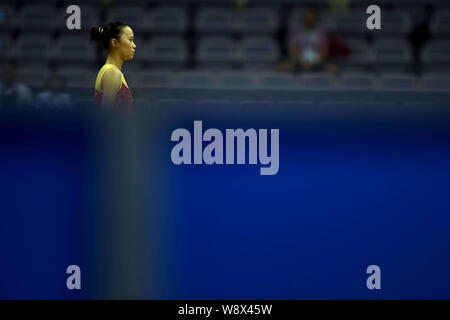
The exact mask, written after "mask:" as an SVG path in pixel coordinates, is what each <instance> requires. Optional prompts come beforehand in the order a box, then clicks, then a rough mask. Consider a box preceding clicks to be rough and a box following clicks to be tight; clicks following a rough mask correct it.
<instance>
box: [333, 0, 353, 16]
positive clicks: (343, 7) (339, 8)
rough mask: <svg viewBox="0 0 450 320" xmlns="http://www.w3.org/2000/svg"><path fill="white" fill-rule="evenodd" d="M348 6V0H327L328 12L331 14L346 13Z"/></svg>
mask: <svg viewBox="0 0 450 320" xmlns="http://www.w3.org/2000/svg"><path fill="white" fill-rule="evenodd" d="M349 8H350V4H349V0H328V12H329V14H330V15H331V16H339V15H342V14H344V13H347V12H348V11H349Z"/></svg>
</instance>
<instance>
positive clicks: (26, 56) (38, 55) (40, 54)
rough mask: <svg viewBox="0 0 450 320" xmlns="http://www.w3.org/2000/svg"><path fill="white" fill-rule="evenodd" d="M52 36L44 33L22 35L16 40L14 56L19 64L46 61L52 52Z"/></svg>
mask: <svg viewBox="0 0 450 320" xmlns="http://www.w3.org/2000/svg"><path fill="white" fill-rule="evenodd" d="M52 47H53V45H52V37H51V36H49V35H46V34H41V35H30V34H28V35H24V36H22V37H20V38H19V39H18V40H17V43H16V45H15V47H14V49H13V50H14V56H15V57H16V58H17V59H18V60H19V62H20V63H21V64H24V65H30V64H36V63H46V62H47V61H48V59H49V58H51V56H52V54H53V52H54V51H53V50H52V49H51V48H52Z"/></svg>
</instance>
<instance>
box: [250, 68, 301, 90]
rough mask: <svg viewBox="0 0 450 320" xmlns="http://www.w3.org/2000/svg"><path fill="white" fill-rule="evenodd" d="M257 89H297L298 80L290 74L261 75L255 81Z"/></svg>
mask: <svg viewBox="0 0 450 320" xmlns="http://www.w3.org/2000/svg"><path fill="white" fill-rule="evenodd" d="M257 87H258V89H264V90H265V89H276V90H289V89H295V88H296V87H298V79H297V77H295V76H294V75H292V74H285V73H275V72H273V73H263V74H260V75H259V76H258V79H257Z"/></svg>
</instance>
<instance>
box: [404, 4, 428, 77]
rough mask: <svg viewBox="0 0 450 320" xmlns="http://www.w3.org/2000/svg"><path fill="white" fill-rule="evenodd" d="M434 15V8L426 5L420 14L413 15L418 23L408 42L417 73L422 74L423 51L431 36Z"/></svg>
mask: <svg viewBox="0 0 450 320" xmlns="http://www.w3.org/2000/svg"><path fill="white" fill-rule="evenodd" d="M432 15H433V8H432V6H431V5H429V4H427V5H425V7H424V10H421V11H419V13H417V12H416V13H415V14H414V15H413V16H414V21H416V23H415V24H414V26H413V29H412V30H411V33H410V34H409V36H408V40H409V43H410V45H411V51H412V57H413V63H414V66H413V68H414V70H415V71H416V72H420V69H421V56H422V51H423V48H424V46H425V44H426V43H427V41H428V40H429V39H430V36H431V33H430V21H431V17H432Z"/></svg>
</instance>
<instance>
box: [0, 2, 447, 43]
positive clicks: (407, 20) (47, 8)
mask: <svg viewBox="0 0 450 320" xmlns="http://www.w3.org/2000/svg"><path fill="white" fill-rule="evenodd" d="M67 4H69V3H67ZM210 5H211V3H210ZM80 6H81V17H82V18H81V24H82V29H83V30H86V31H89V29H90V28H91V27H92V26H96V25H98V24H99V21H100V20H99V17H100V13H99V9H98V8H97V7H95V6H94V5H92V4H80ZM366 18H367V14H366V12H365V10H364V8H361V9H353V10H351V11H349V12H346V13H344V14H341V15H333V16H332V15H329V14H327V13H324V14H323V15H322V23H323V25H324V26H326V27H328V28H329V29H330V31H334V32H337V33H340V34H344V35H348V34H350V35H351V34H355V35H359V34H363V33H367V28H366V27H365V25H366ZM66 19H67V13H66V6H61V7H59V8H56V7H55V6H54V5H52V4H49V3H45V2H44V3H42V4H25V5H23V7H22V8H21V9H20V10H18V9H16V8H15V7H14V6H13V5H10V4H9V5H8V4H0V24H1V26H2V29H10V28H20V29H22V30H24V31H25V32H31V31H49V30H55V29H64V28H66ZM302 19H303V9H296V10H293V11H292V12H291V13H290V14H289V15H288V19H287V21H286V26H287V29H288V30H290V31H292V30H294V29H295V28H297V27H298V26H299V24H301V23H302ZM106 20H108V21H116V20H119V21H124V22H126V23H129V24H130V25H131V26H132V27H133V29H135V30H136V32H151V33H184V32H186V31H187V30H188V29H190V28H193V29H194V30H195V31H197V32H199V33H204V34H228V33H231V32H241V33H244V34H245V33H247V34H252V33H255V34H274V33H275V32H277V31H278V30H280V28H282V27H283V24H282V23H283V22H282V21H281V10H279V8H277V7H271V6H268V5H266V6H260V7H250V8H247V9H246V10H242V11H236V10H234V9H232V8H230V7H201V8H200V9H199V10H198V11H196V13H195V16H194V21H193V24H192V25H191V19H190V15H189V10H188V8H187V7H186V6H183V5H170V4H163V5H160V6H157V7H154V8H147V7H145V6H142V5H130V4H124V5H115V6H113V7H112V8H111V9H110V10H109V12H108V15H107V19H106ZM412 25H413V21H412V19H411V15H410V14H409V13H408V12H407V11H406V10H403V11H402V10H387V11H383V20H382V29H381V30H378V31H377V32H376V33H377V34H384V35H391V36H394V35H406V34H407V32H409V31H410V30H411V27H412ZM432 31H433V33H434V34H435V35H437V36H446V35H449V34H450V10H442V11H439V10H438V11H437V12H436V13H435V15H434V16H433V20H432Z"/></svg>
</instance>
